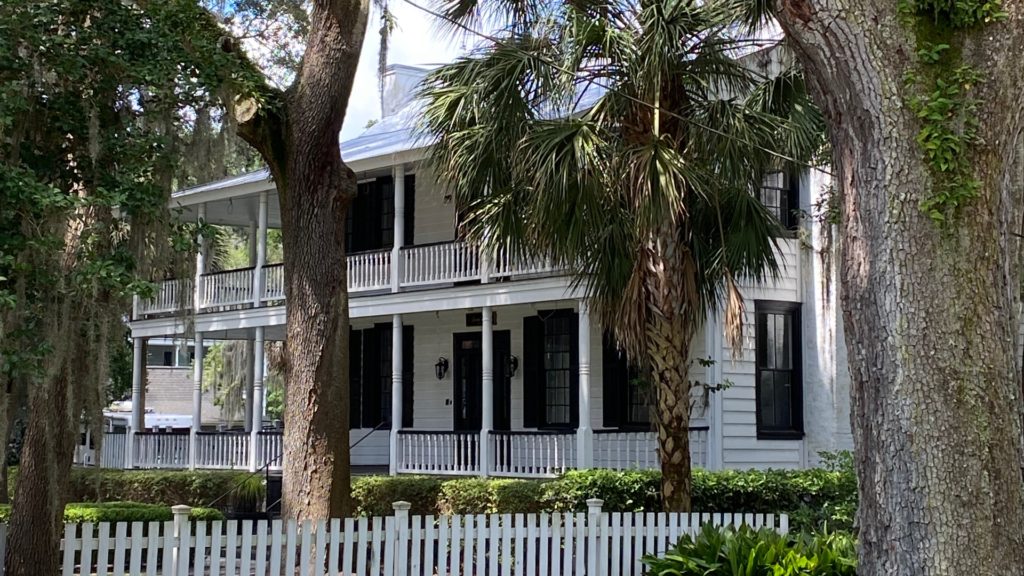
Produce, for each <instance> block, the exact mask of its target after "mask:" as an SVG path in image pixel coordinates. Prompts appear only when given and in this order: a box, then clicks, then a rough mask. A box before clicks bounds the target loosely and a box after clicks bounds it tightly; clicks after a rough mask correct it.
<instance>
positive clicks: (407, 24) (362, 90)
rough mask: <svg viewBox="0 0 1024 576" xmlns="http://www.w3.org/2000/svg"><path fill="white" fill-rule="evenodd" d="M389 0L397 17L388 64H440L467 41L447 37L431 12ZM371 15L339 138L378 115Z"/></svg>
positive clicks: (375, 38)
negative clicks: (435, 22)
mask: <svg viewBox="0 0 1024 576" xmlns="http://www.w3.org/2000/svg"><path fill="white" fill-rule="evenodd" d="M389 4H390V8H391V11H392V13H394V15H395V19H396V21H397V28H396V29H395V31H394V33H393V34H392V36H391V46H390V49H389V54H388V63H389V64H409V65H413V66H415V65H417V64H443V63H446V62H451V61H452V60H454V59H455V58H456V57H457V56H459V54H461V53H462V52H463V44H465V45H471V42H472V41H471V40H469V41H466V42H463V41H461V40H460V39H454V40H449V35H447V34H444V33H442V32H439V31H438V30H437V29H436V26H435V24H434V20H435V19H434V17H433V16H431V15H429V14H426V13H425V12H422V11H420V10H419V9H417V8H415V7H413V6H410V5H409V4H407V3H405V2H402V1H401V0H395V1H394V2H390V3H389ZM372 18H373V19H372V20H371V22H370V25H369V27H368V29H367V32H366V41H365V42H363V53H362V55H361V57H360V59H359V68H358V69H357V71H356V79H355V86H353V88H352V97H351V99H350V100H349V104H348V113H347V114H346V116H345V125H344V126H343V127H342V129H341V140H342V141H345V140H348V139H350V138H354V137H356V136H358V135H359V134H360V133H361V132H362V131H363V130H364V129H365V127H366V123H367V122H369V121H370V120H376V119H380V97H379V95H378V94H379V93H378V91H377V55H378V53H379V50H380V36H379V35H378V34H377V29H378V26H379V20H378V19H377V15H376V14H374V15H373V16H372Z"/></svg>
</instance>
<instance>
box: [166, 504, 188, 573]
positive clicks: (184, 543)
mask: <svg viewBox="0 0 1024 576" xmlns="http://www.w3.org/2000/svg"><path fill="white" fill-rule="evenodd" d="M191 513H192V507H190V506H186V505H184V504H179V505H177V506H171V514H172V515H173V516H174V549H173V551H172V552H171V572H170V573H171V574H181V573H182V571H183V570H184V573H185V574H188V548H189V540H190V539H191V538H190V536H191V535H190V534H189V531H190V530H189V528H190V525H189V523H188V515H189V514H191Z"/></svg>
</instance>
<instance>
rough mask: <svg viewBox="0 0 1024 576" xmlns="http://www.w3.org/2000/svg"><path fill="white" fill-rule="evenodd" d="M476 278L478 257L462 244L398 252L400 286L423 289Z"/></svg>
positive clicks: (476, 252)
mask: <svg viewBox="0 0 1024 576" xmlns="http://www.w3.org/2000/svg"><path fill="white" fill-rule="evenodd" d="M477 278H480V255H479V252H478V251H477V249H476V247H474V246H470V245H469V244H466V243H465V242H445V243H441V244H428V245H425V246H414V247H412V248H403V249H402V282H401V285H402V286H424V285H427V284H438V283H447V282H462V281H465V280H475V279H477Z"/></svg>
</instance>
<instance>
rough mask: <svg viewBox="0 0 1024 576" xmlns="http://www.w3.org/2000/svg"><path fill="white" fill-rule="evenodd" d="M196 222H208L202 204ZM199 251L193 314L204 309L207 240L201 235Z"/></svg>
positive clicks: (198, 208) (193, 295)
mask: <svg viewBox="0 0 1024 576" xmlns="http://www.w3.org/2000/svg"><path fill="white" fill-rule="evenodd" d="M196 213H197V218H196V221H197V222H198V223H199V224H202V223H203V222H204V221H205V220H206V204H200V205H199V206H198V207H197V208H196ZM197 240H198V241H199V250H197V251H196V277H195V281H194V286H193V290H194V291H193V293H192V312H193V313H198V312H199V310H200V309H202V307H203V274H204V273H205V272H206V239H205V238H203V235H202V234H200V235H199V238H198V239H197Z"/></svg>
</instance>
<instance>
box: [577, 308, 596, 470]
mask: <svg viewBox="0 0 1024 576" xmlns="http://www.w3.org/2000/svg"><path fill="white" fill-rule="evenodd" d="M579 310H580V313H579V316H580V320H579V362H578V363H579V371H580V374H579V386H580V393H579V396H580V402H579V410H580V414H579V418H580V425H579V427H578V428H576V467H577V468H579V469H581V470H582V469H587V468H593V467H594V430H593V429H591V427H590V304H588V303H587V301H586V300H580V304H579Z"/></svg>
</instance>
